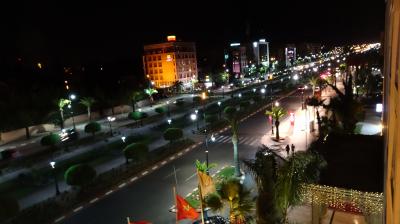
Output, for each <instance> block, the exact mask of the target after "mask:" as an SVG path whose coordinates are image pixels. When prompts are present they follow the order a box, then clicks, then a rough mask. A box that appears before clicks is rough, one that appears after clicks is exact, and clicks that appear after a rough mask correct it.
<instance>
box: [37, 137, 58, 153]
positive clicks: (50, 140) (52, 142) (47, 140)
mask: <svg viewBox="0 0 400 224" xmlns="http://www.w3.org/2000/svg"><path fill="white" fill-rule="evenodd" d="M58 143H60V136H59V135H58V134H54V133H50V134H49V135H46V136H44V137H42V139H40V144H41V145H43V146H50V148H51V149H52V150H54V151H55V150H56V145H57V144H58Z"/></svg>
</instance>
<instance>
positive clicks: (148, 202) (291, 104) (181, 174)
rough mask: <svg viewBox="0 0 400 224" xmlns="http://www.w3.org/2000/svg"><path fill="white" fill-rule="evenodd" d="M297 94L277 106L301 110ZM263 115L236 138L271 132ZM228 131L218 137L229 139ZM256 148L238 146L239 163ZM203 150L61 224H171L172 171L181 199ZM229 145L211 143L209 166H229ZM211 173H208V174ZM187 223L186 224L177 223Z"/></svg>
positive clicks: (242, 128)
mask: <svg viewBox="0 0 400 224" xmlns="http://www.w3.org/2000/svg"><path fill="white" fill-rule="evenodd" d="M300 100H301V98H300V93H296V96H291V97H287V98H285V99H283V100H281V101H280V104H281V106H283V107H284V108H285V109H287V110H292V109H295V108H298V107H300V106H301V104H300ZM267 121H268V120H267V118H266V116H265V115H264V112H260V113H257V114H256V115H254V116H252V117H251V118H249V119H247V120H245V121H244V122H242V123H241V125H240V129H239V136H241V137H244V138H245V137H253V138H254V137H257V138H260V139H261V137H262V136H263V135H265V133H266V132H268V131H271V129H270V128H271V127H270V125H269V124H267ZM229 133H230V131H229V130H228V131H227V132H225V133H222V134H221V135H229ZM258 146H259V145H248V144H245V143H244V142H243V143H241V142H239V155H240V158H241V159H248V158H253V157H254V154H255V152H256V151H257V148H258ZM204 150H205V149H204V146H203V145H201V146H200V147H197V148H196V149H194V150H192V151H190V152H189V153H187V154H185V155H184V156H182V157H180V158H179V159H176V160H174V161H172V162H170V163H167V164H166V165H164V166H163V167H162V168H160V169H158V170H155V171H154V172H152V173H151V174H149V175H146V176H144V177H142V178H140V179H138V180H137V181H135V182H133V183H132V184H131V185H129V186H127V187H125V188H123V189H121V190H119V191H117V192H114V193H112V194H110V195H109V196H108V197H106V198H103V199H101V200H99V201H98V202H97V203H94V204H93V205H91V206H90V207H88V208H85V209H82V210H81V211H79V212H77V213H75V214H74V215H73V216H70V217H69V218H67V219H65V220H64V222H63V223H65V224H81V223H82V224H118V223H121V224H122V223H126V217H127V216H129V217H131V221H133V220H149V221H151V222H153V223H156V224H163V223H174V222H175V214H174V213H170V212H169V211H168V209H169V208H170V207H171V205H173V204H174V198H173V192H172V187H173V186H174V185H175V178H174V174H173V169H174V168H173V167H175V169H176V171H177V172H176V174H177V179H178V193H179V194H180V195H182V196H185V195H186V194H187V193H189V192H191V191H192V190H193V189H194V188H196V187H197V178H196V175H195V166H194V161H195V160H196V159H199V160H202V161H204V160H205V153H204ZM232 151H233V149H232V143H231V142H230V141H227V142H215V143H212V144H209V160H210V163H217V165H218V167H217V168H215V169H214V170H217V169H219V168H220V167H222V166H227V165H232V164H233V161H232V160H233V153H232ZM211 173H212V172H211ZM181 223H190V222H181Z"/></svg>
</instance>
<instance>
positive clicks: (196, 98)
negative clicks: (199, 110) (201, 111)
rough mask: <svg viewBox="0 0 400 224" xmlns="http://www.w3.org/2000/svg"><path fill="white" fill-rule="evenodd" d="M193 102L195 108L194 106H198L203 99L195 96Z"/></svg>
mask: <svg viewBox="0 0 400 224" xmlns="http://www.w3.org/2000/svg"><path fill="white" fill-rule="evenodd" d="M192 100H193V107H194V105H196V106H198V105H199V104H200V102H201V97H200V96H194V97H193V99H192Z"/></svg>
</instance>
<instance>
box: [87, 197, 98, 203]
mask: <svg viewBox="0 0 400 224" xmlns="http://www.w3.org/2000/svg"><path fill="white" fill-rule="evenodd" d="M98 200H99V199H98V198H94V199H92V200H91V201H89V203H90V204H93V203H95V202H96V201H98Z"/></svg>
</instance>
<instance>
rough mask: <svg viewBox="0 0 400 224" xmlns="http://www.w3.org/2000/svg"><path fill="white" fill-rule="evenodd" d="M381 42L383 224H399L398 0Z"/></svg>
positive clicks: (391, 5) (389, 10) (392, 2)
mask: <svg viewBox="0 0 400 224" xmlns="http://www.w3.org/2000/svg"><path fill="white" fill-rule="evenodd" d="M386 4H387V5H386V21H385V41H384V49H385V52H384V57H385V62H384V74H385V78H384V113H383V122H384V124H383V133H384V136H385V190H384V193H385V222H384V223H387V224H399V223H400V91H399V88H400V83H399V79H400V77H399V75H400V74H399V73H400V35H399V34H400V0H388V1H387V3H386Z"/></svg>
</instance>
